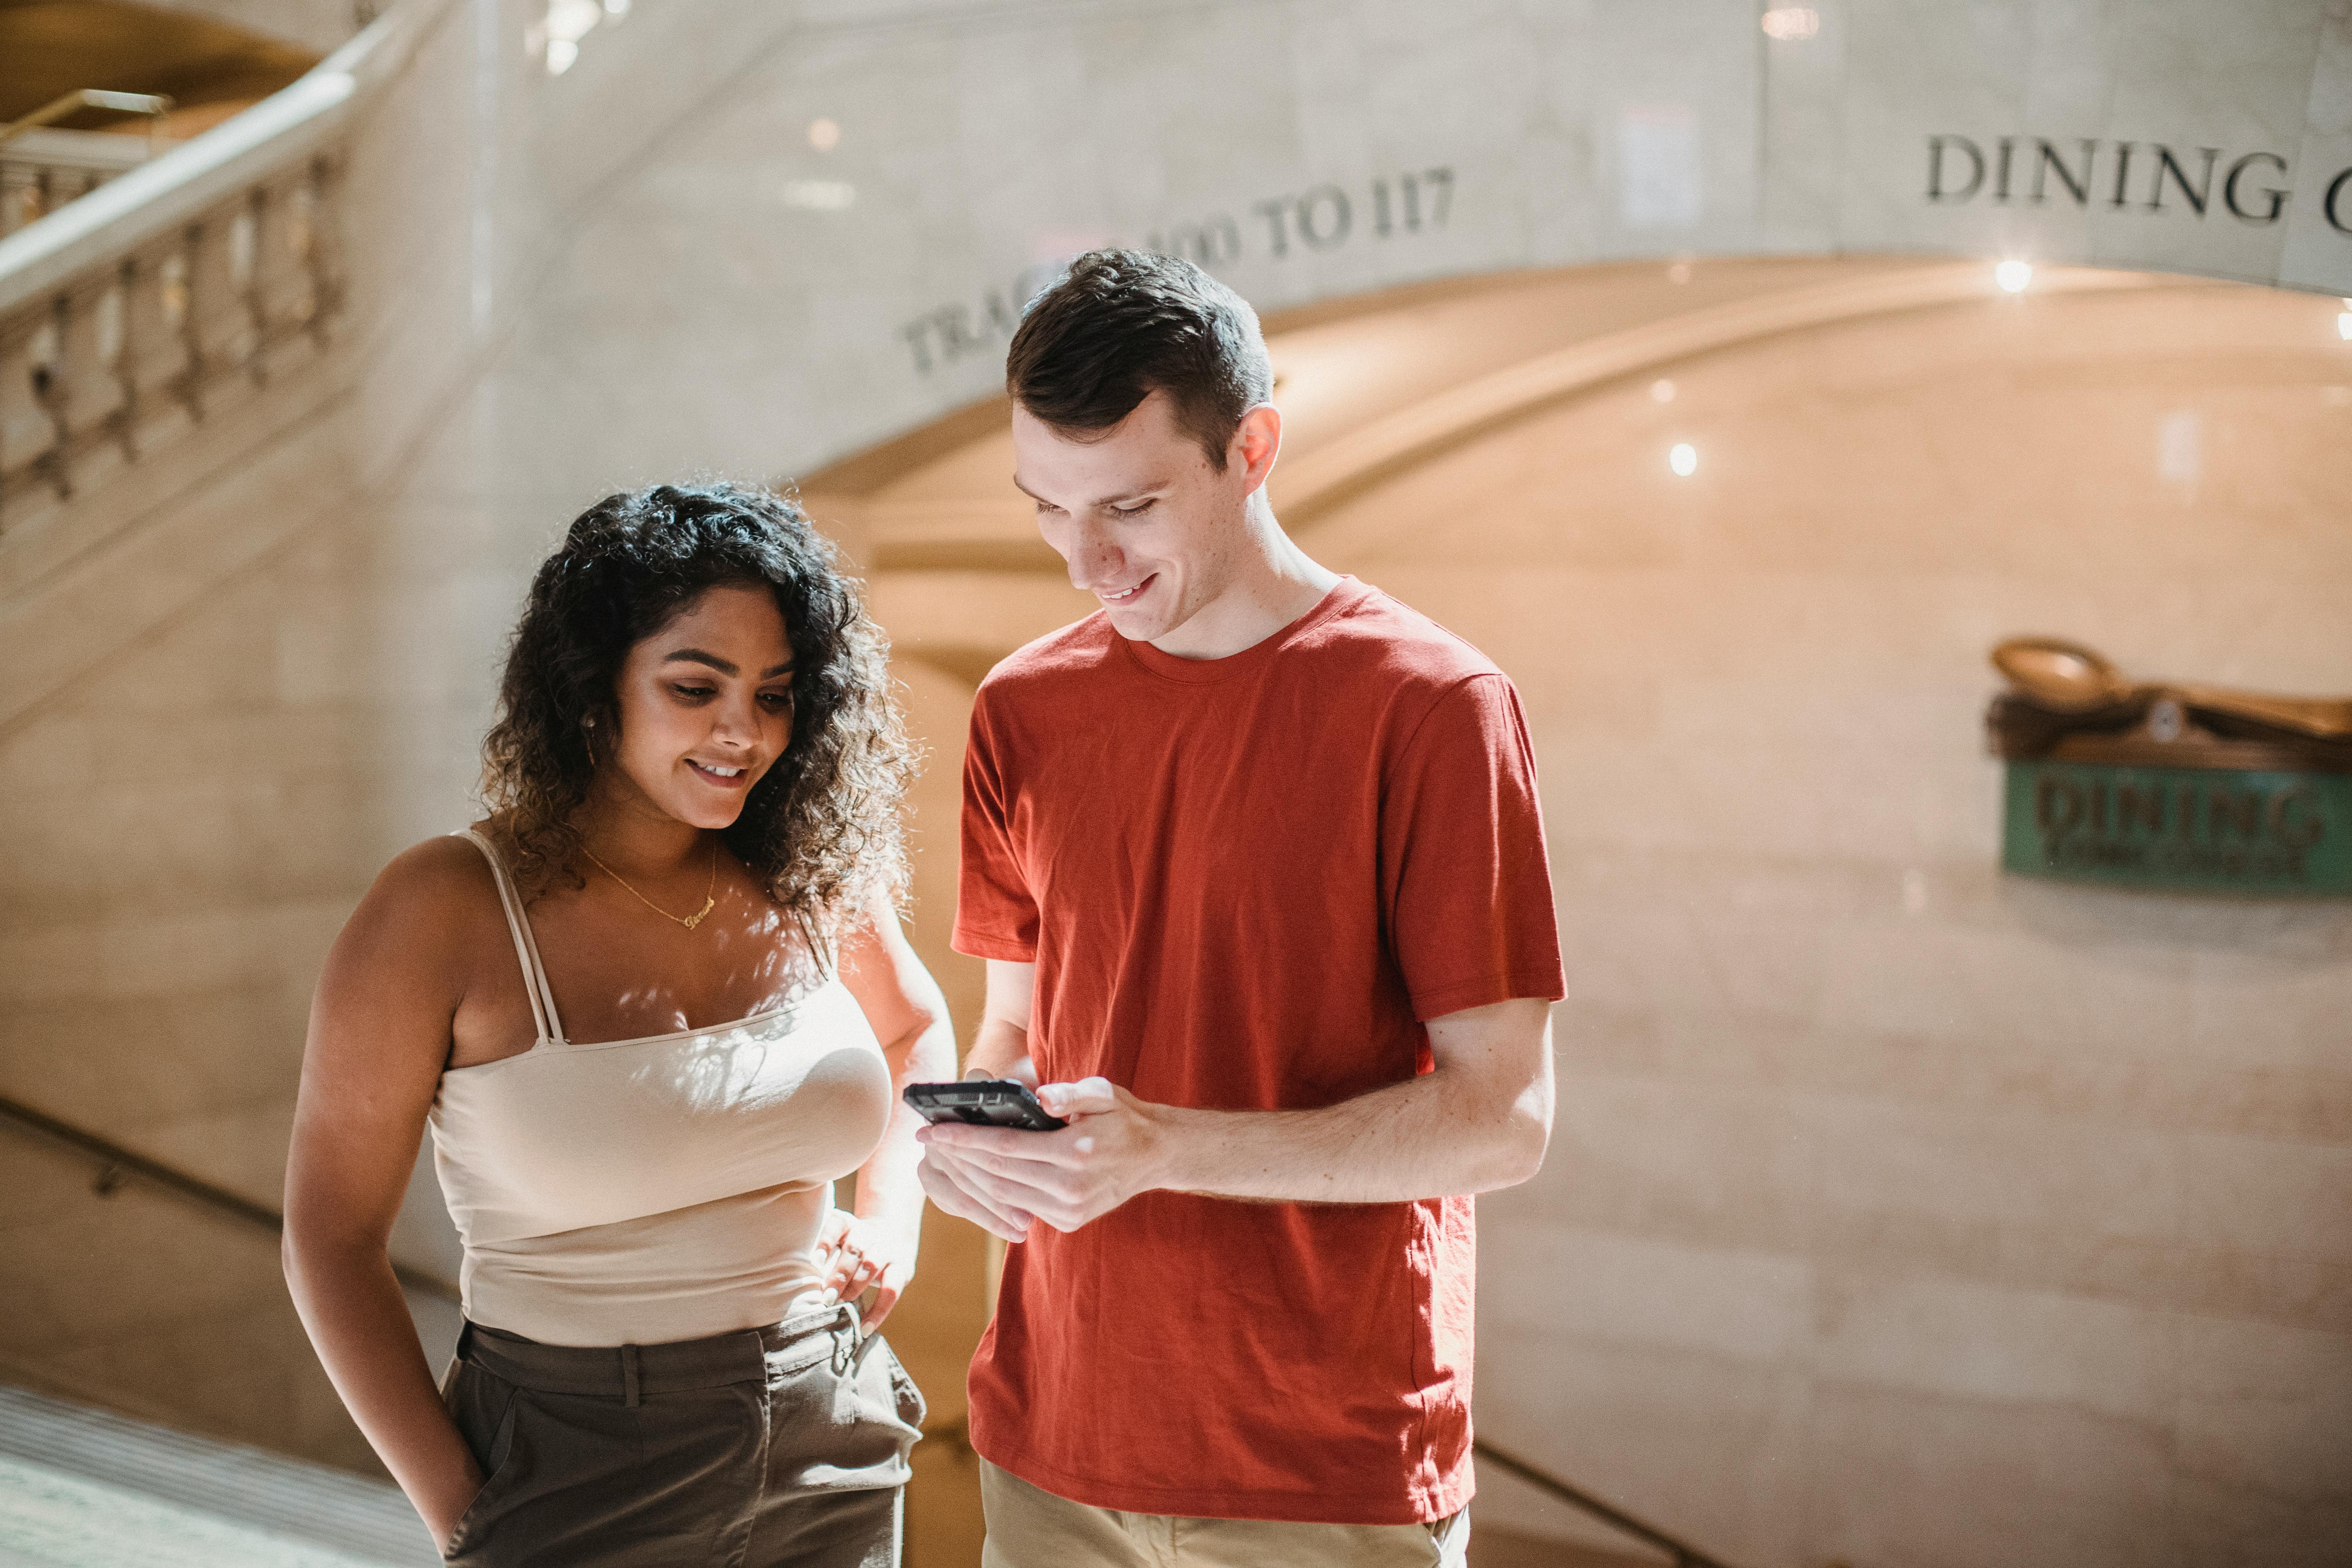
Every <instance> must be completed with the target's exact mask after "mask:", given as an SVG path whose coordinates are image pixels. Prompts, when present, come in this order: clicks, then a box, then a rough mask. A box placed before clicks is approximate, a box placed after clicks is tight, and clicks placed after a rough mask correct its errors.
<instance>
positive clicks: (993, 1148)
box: [908, 1078, 1173, 1241]
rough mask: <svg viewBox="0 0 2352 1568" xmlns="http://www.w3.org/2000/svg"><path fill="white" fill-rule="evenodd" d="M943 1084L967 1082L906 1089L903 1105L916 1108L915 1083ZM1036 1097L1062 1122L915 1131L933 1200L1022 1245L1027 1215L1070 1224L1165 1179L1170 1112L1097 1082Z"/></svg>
mask: <svg viewBox="0 0 2352 1568" xmlns="http://www.w3.org/2000/svg"><path fill="white" fill-rule="evenodd" d="M946 1087H958V1088H969V1087H971V1084H970V1082H969V1080H968V1081H967V1083H966V1084H964V1085H959V1086H929V1085H910V1086H909V1087H908V1103H910V1104H916V1106H917V1109H918V1110H922V1106H921V1105H920V1104H919V1103H917V1097H916V1092H915V1091H916V1090H917V1089H927V1088H946ZM1008 1087H1010V1086H1008ZM1034 1103H1035V1104H1036V1105H1037V1106H1038V1108H1039V1109H1040V1110H1043V1111H1044V1112H1045V1113H1046V1115H1047V1116H1049V1117H1053V1118H1059V1119H1062V1120H1064V1121H1066V1122H1067V1125H1066V1126H1064V1127H1061V1128H1059V1129H1058V1130H1055V1131H1031V1130H1029V1129H1026V1128H1023V1127H1019V1126H1013V1125H993V1126H971V1125H967V1124H964V1123H963V1122H961V1121H932V1123H931V1125H929V1126H928V1127H924V1128H922V1129H920V1130H919V1131H917V1132H916V1134H915V1137H916V1141H917V1142H920V1143H921V1144H923V1146H924V1151H923V1163H922V1165H921V1166H920V1167H919V1172H920V1174H921V1177H922V1182H923V1190H924V1191H925V1192H927V1193H929V1194H930V1198H931V1201H932V1202H933V1203H935V1204H937V1205H939V1206H940V1208H942V1209H945V1210H946V1211H947V1212H948V1213H950V1214H952V1215H960V1216H961V1217H962V1218H965V1219H968V1220H971V1222H972V1223H973V1224H975V1225H977V1226H981V1227H982V1229H984V1230H988V1231H990V1232H992V1233H993V1234H994V1235H997V1236H1000V1237H1003V1238H1004V1239H1005V1240H1007V1241H1025V1240H1026V1239H1028V1234H1029V1226H1030V1225H1031V1224H1032V1223H1033V1222H1034V1221H1037V1220H1043V1221H1044V1222H1045V1224H1047V1225H1049V1226H1053V1227H1054V1228H1055V1230H1059V1231H1072V1230H1076V1229H1077V1228H1078V1226H1082V1225H1084V1224H1086V1223H1087V1221H1088V1220H1091V1219H1094V1218H1097V1216H1099V1215H1105V1214H1108V1213H1109V1212H1110V1211H1111V1210H1112V1209H1115V1208H1117V1207H1118V1205H1121V1204H1123V1203H1125V1202H1126V1201H1127V1200H1128V1199H1129V1198H1131V1197H1133V1196H1134V1195H1135V1194H1138V1193H1140V1192H1148V1191H1150V1189H1152V1188H1153V1187H1157V1186H1163V1185H1167V1184H1168V1183H1167V1182H1166V1181H1165V1180H1164V1179H1163V1178H1164V1176H1165V1174H1166V1159H1165V1156H1166V1154H1167V1152H1168V1151H1169V1150H1170V1148H1171V1146H1172V1143H1173V1140H1172V1138H1171V1136H1170V1131H1171V1129H1170V1122H1171V1116H1172V1113H1171V1110H1170V1108H1168V1107H1166V1106H1157V1105H1149V1104H1146V1103H1145V1102H1144V1101H1142V1100H1138V1099H1136V1098H1135V1096H1133V1095H1131V1094H1129V1093H1128V1092H1127V1090H1125V1089H1120V1088H1118V1087H1117V1086H1116V1085H1114V1084H1112V1083H1111V1082H1110V1080H1109V1079H1100V1078H1089V1079H1080V1080H1078V1081H1077V1082H1076V1083H1049V1084H1045V1085H1044V1086H1043V1087H1041V1088H1040V1089H1038V1090H1037V1091H1036V1097H1035V1101H1034ZM929 1114H930V1113H929V1111H926V1112H925V1115H926V1116H929Z"/></svg>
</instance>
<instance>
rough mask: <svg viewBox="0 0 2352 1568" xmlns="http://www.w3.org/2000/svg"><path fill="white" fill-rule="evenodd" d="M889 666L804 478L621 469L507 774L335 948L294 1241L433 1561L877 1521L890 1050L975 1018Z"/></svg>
mask: <svg viewBox="0 0 2352 1568" xmlns="http://www.w3.org/2000/svg"><path fill="white" fill-rule="evenodd" d="M886 681H887V676H886V672H885V669H884V648H883V642H882V638H881V636H880V634H879V632H878V631H877V629H876V627H875V626H874V625H873V623H872V622H871V621H869V620H868V619H866V614H865V611H864V609H863V607H862V606H861V605H860V602H859V599H858V595H857V593H856V588H855V587H854V586H853V585H852V584H850V583H849V582H848V581H847V580H846V579H845V578H844V577H843V576H842V575H841V574H840V573H839V571H838V569H837V568H836V566H835V560H834V555H833V552H832V550H831V548H830V547H829V546H828V545H827V544H826V543H825V542H824V541H823V540H822V539H820V538H819V537H818V536H817V535H816V533H815V532H814V531H812V530H811V529H810V527H809V525H808V522H807V520H806V519H805V518H803V516H802V515H801V514H800V512H799V511H798V510H796V509H795V508H793V506H791V505H790V504H789V503H787V502H785V501H783V500H779V499H778V498H777V497H775V496H773V495H770V494H768V493H766V492H764V491H760V490H755V489H739V488H736V487H732V486H725V485H718V486H708V487H674V486H659V487H656V488H655V489H648V490H643V491H639V492H636V493H634V494H629V495H619V496H614V497H612V498H610V499H609V500H604V501H602V502H600V503H598V504H597V505H596V506H595V507H593V508H592V509H590V510H588V511H587V512H586V513H585V514H583V516H582V517H581V518H580V520H579V521H576V522H574V523H573V524H572V529H571V532H570V534H569V535H568V536H567V537H566V539H565V540H564V543H563V548H562V550H560V551H558V552H556V553H555V554H554V555H553V556H551V557H550V558H549V560H548V561H547V563H545V564H544V565H542V566H541V568H540V570H539V574H538V577H537V578H536V579H535V580H534V582H533V583H532V584H531V591H530V603H529V605H527V606H526V608H525V609H524V612H523V616H522V623H521V625H520V626H519V627H518V628H517V630H516V633H515V637H514V644H513V647H512V650H511V652H510V654H509V658H508V660H507V668H506V677H505V681H504V684H503V686H502V688H501V689H500V693H499V706H500V711H499V719H498V722H497V724H496V726H495V727H494V728H493V729H492V730H491V731H490V733H489V737H488V742H486V743H485V747H484V751H485V755H486V759H487V769H486V780H487V782H486V787H485V795H486V800H487V804H488V805H489V807H490V808H491V809H490V815H489V816H488V818H487V819H486V820H484V821H481V822H478V823H477V824H475V825H474V826H473V827H471V828H469V829H467V831H465V832H464V833H461V834H457V835H453V836H451V837H445V838H436V839H433V840H431V841H429V842H427V843H424V844H420V845H418V846H416V847H415V848H413V849H410V850H408V851H407V852H406V853H404V854H403V855H401V856H400V857H399V858H397V859H395V860H394V861H393V862H392V864H391V865H390V866H388V867H386V868H384V871H383V875H382V876H381V877H379V878H378V879H377V880H376V883H375V886H374V887H373V889H370V890H369V892H368V895H367V897H366V898H365V899H364V900H362V902H361V904H360V907H359V909H358V910H357V911H356V912H355V913H354V914H353V915H352V919H351V923H350V924H349V925H347V926H345V927H344V929H343V932H342V935H341V937H340V938H339V939H338V940H337V942H336V943H335V946H334V949H333V951H332V952H331V954H330V955H329V957H328V960H327V965H326V969H325V973H323V975H322V976H321V977H320V983H319V993H318V999H317V1001H316V1003H315V1005H314V1006H313V1009H312V1013H311V1019H310V1045H309V1049H308V1052H307V1054H306V1056H305V1058H304V1061H303V1068H302V1089H301V1100H300V1104H299V1109H298V1110H297V1112H296V1117H295V1129H294V1143H293V1151H292V1154H291V1158H290V1161H289V1166H288V1170H287V1191H286V1270H287V1278H288V1280H289V1283H290V1284H291V1286H292V1288H293V1293H294V1300H295V1302H296V1304H297V1306H298V1307H299V1309H300V1310H301V1313H302V1319H303V1321H304V1323H305V1324H306V1325H307V1326H308V1327H309V1330H310V1338H311V1342H313V1343H314V1344H315V1345H316V1346H317V1347H318V1351H319V1357H320V1360H321V1361H322V1362H324V1363H326V1367H327V1371H328V1373H329V1375H330V1376H331V1377H332V1378H333V1379H334V1383H335V1386H336V1388H337V1390H338V1391H339V1392H340V1393H341V1394H342V1396H343V1400H344V1403H345V1404H347V1405H349V1406H350V1407H351V1411H352V1415H353V1417H355V1418H356V1419H357V1421H358V1422H359V1425H360V1428H361V1430H362V1431H363V1432H364V1433H366V1435H367V1437H368V1440H369V1441H370V1442H371V1443H373V1445H374V1446H375V1449H376V1452H377V1453H378V1454H380V1455H382V1456H383V1461H384V1464H385V1465H386V1466H387V1467H388V1468H390V1469H391V1471H392V1473H393V1476H394V1479H396V1480H398V1481H399V1483H400V1485H401V1487H402V1489H404V1490H405V1491H406V1492H407V1494H408V1497H409V1499H410V1500H411V1501H412V1502H414V1503H415V1505H416V1510H417V1512H418V1513H420V1514H421V1515H423V1516H424V1519H425V1525H426V1527H427V1528H428V1529H429V1530H430V1531H432V1533H433V1537H434V1539H435V1540H436V1542H439V1543H440V1544H441V1546H442V1548H443V1551H444V1553H445V1555H446V1558H447V1559H448V1560H449V1561H450V1562H453V1563H477V1564H486V1565H495V1568H510V1565H520V1564H541V1563H545V1564H558V1563H561V1564H564V1565H565V1568H604V1565H619V1564H631V1565H635V1564H656V1563H660V1564H668V1563H677V1564H689V1563H690V1564H695V1565H697V1568H700V1565H702V1564H707V1563H730V1564H744V1565H759V1564H771V1563H795V1564H799V1563H809V1564H824V1565H828V1568H829V1565H832V1564H843V1565H847V1564H858V1565H860V1568H867V1565H873V1568H879V1565H883V1564H891V1563H897V1561H898V1518H899V1511H900V1510H899V1494H900V1488H901V1486H902V1484H903V1483H904V1482H905V1480H906V1479H907V1476H908V1468H907V1463H906V1457H907V1453H908V1449H909V1448H910V1447H911V1446H912V1445H913V1443H914V1442H915V1440H916V1438H917V1436H919V1431H918V1428H919V1426H920V1423H921V1419H922V1403H921V1399H920V1397H919V1395H918V1394H917V1393H916V1391H915V1387H914V1384H912V1383H911V1382H910V1381H909V1380H908V1377H907V1374H906V1373H905V1372H904V1371H903V1370H902V1369H901V1368H900V1367H899V1366H898V1362H897V1360H896V1358H895V1357H894V1356H892V1354H891V1353H890V1352H889V1350H888V1348H887V1346H886V1345H883V1344H882V1343H881V1342H880V1341H879V1340H878V1339H876V1338H872V1337H869V1334H868V1331H870V1330H871V1329H872V1328H873V1327H874V1325H875V1324H877V1323H878V1322H879V1321H881V1320H882V1319H883V1318H884V1317H885V1316H887V1314H888V1312H889V1310H890V1308H891V1305H892V1304H893V1302H895V1301H896V1300H897V1299H898V1293H899V1291H901V1290H902V1289H905V1287H906V1284H907V1281H908V1279H909V1278H910V1277H911V1276H912V1275H913V1273H914V1268H915V1246H916V1237H917V1232H918V1228H919V1225H920V1223H921V1212H922V1210H921V1204H922V1194H921V1190H920V1188H919V1185H918V1184H917V1182H916V1178H915V1163H916V1160H917V1157H918V1155H919V1149H918V1148H917V1146H916V1143H915V1142H914V1131H915V1127H916V1126H917V1125H918V1123H917V1122H916V1121H915V1120H914V1119H913V1117H912V1114H911V1113H910V1112H909V1111H908V1110H906V1108H905V1107H904V1106H903V1105H902V1104H901V1103H900V1101H899V1099H898V1089H900V1088H901V1087H902V1086H904V1085H905V1084H906V1083H908V1082H909V1081H911V1080H914V1079H948V1078H953V1077H954V1076H955V1068H954V1058H955V1048H954V1042H953V1040H952V1038H951V1037H950V1029H949V1025H948V1020H947V1009H946V1006H945V1005H944V1004H943V1002H942V1001H941V998H940V992H939V988H938V986H937V985H936V984H934V983H933V982H932V980H931V977H930V976H929V974H928V973H926V972H925V971H924V969H923V966H922V964H921V963H920V962H919V960H918V959H917V958H916V957H915V955H914V952H912V950H911V949H910V948H909V947H908V944H907V942H906V939H905V937H904V936H903V935H902V934H901V933H900V931H899V928H898V919H897V916H896V912H895V909H894V902H893V900H895V898H896V896H897V895H898V892H899V890H900V889H901V887H902V885H903V882H904V878H905V855H904V851H903V848H902V847H901V843H900V839H899V834H898V803H899V797H900V795H901V793H902V791H903V789H904V786H905V784H906V782H907V779H908V773H909V771H910V767H911V759H910V753H909V750H908V744H907V742H906V739H905V736H904V734H903V732H902V731H901V728H900V724H899V718H898V711H897V709H896V707H895V705H894V704H893V702H892V701H891V699H890V696H889V692H888V689H887V684H886ZM428 1125H429V1126H430V1127H431V1129H432V1132H433V1139H434V1147H435V1153H436V1163H437V1164H438V1166H439V1171H440V1176H441V1186H442V1191H443V1193H444V1194H445V1195H446V1198H447V1200H448V1204H449V1210H450V1215H451V1216H452V1217H453V1218H454V1219H455V1220H456V1222H457V1230H458V1234H459V1235H460V1237H463V1239H464V1241H465V1247H466V1257H465V1267H464V1273H463V1294H464V1297H465V1307H466V1318H467V1326H466V1329H465V1331H464V1333H463V1335H462V1336H461V1337H460V1339H459V1341H458V1356H457V1362H456V1363H454V1364H453V1366H452V1368H451V1371H450V1374H449V1378H448V1381H447V1384H446V1387H444V1388H443V1389H441V1390H440V1391H438V1392H436V1388H435V1386H434V1383H433V1379H432V1375H431V1373H430V1372H429V1371H428V1370H427V1368H426V1366H425V1356H424V1353H423V1352H422V1350H421V1349H420V1347H419V1345H418V1342H417V1339H416V1335H415V1330H414V1329H413V1327H412V1326H411V1323H410V1321H409V1317H408V1313H407V1310H406V1309H405V1307H404V1305H403V1304H402V1300H401V1294H400V1289H399V1286H398V1285H397V1284H396V1283H395V1282H394V1278H393V1272H392V1267H391V1264H390V1262H389V1259H388V1257H387V1254H386V1250H385V1246H386V1238H387V1237H388V1236H389V1235H390V1232H391V1227H392V1223H393V1218H394V1214H395V1213H396V1212H397V1210H398V1209H399V1206H400V1200H401V1195H402V1193H403V1191H404V1187H405V1185H406V1183H407V1179H408V1173H409V1169H410V1166H411V1165H412V1163H414V1161H415V1152H416V1148H417V1142H418V1137H419V1133H420V1130H421V1129H423V1128H425V1127H426V1126H428ZM853 1171H855V1172H856V1175H857V1196H856V1214H855V1215H854V1216H853V1215H844V1214H841V1213H839V1212H838V1211H835V1210H834V1209H833V1208H832V1206H831V1195H832V1184H833V1181H834V1179H835V1177H838V1176H843V1175H846V1174H848V1173H851V1172H853ZM869 1292H870V1293H871V1294H870V1305H868V1306H867V1307H866V1310H865V1311H864V1313H863V1316H862V1319H861V1315H860V1312H859V1310H858V1308H857V1306H856V1302H857V1301H858V1300H859V1298H860V1297H861V1296H866V1295H867V1294H868V1293H869Z"/></svg>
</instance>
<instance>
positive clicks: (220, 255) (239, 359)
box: [188, 196, 257, 416]
mask: <svg viewBox="0 0 2352 1568" xmlns="http://www.w3.org/2000/svg"><path fill="white" fill-rule="evenodd" d="M249 201H250V199H249V197H247V196H239V197H238V198H236V200H235V201H232V202H226V203H224V204H222V205H220V206H217V207H215V208H214V209H213V210H212V211H211V212H209V213H206V214H205V216H204V217H203V218H202V219H201V220H199V221H198V222H197V224H196V225H195V228H194V234H193V236H192V237H191V239H190V242H189V249H188V346H189V348H190V350H191V351H192V352H193V353H194V358H195V374H194V376H193V378H192V383H191V384H192V389H193V391H194V396H193V397H192V398H191V400H190V402H191V406H192V407H193V408H194V411H195V412H196V413H197V415H198V416H202V415H203V414H204V413H205V412H206V411H207V410H208V409H209V408H210V407H211V406H212V405H215V403H217V402H218V401H219V400H220V399H221V397H222V396H223V395H225V394H226V393H228V392H229V391H230V389H231V388H232V387H234V386H235V385H236V383H238V382H240V381H242V380H244V379H245V377H244V374H243V373H244V372H245V370H246V368H247V365H248V364H249V363H251V361H252V358H253V350H254V340H255V337H256V335H257V334H256V333H255V331H254V324H253V304H252V299H251V295H250V294H249V292H248V290H247V287H246V284H247V279H249V277H250V276H251V268H249V267H248V266H247V265H246V264H245V263H246V259H247V258H245V257H244V256H241V255H240V254H239V253H240V251H242V250H244V249H245V247H246V244H247V242H248V240H247V237H249V236H250V233H251V229H250V227H249V213H248V208H249ZM241 220H243V221H241ZM241 227H242V228H243V229H244V233H243V234H242V235H241V234H240V232H239V231H240V228H241Z"/></svg>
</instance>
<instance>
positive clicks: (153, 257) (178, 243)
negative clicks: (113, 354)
mask: <svg viewBox="0 0 2352 1568" xmlns="http://www.w3.org/2000/svg"><path fill="white" fill-rule="evenodd" d="M187 252H188V237H187V236H186V235H185V234H184V233H181V234H175V235H173V237H171V238H170V239H168V240H165V241H163V243H161V244H158V245H151V246H149V247H147V248H145V249H144V250H142V251H140V252H139V253H138V254H137V255H135V256H133V257H132V258H131V260H130V263H129V264H128V265H127V266H126V267H125V268H124V269H123V280H122V360H121V375H122V386H123V394H124V396H125V397H126V398H127V399H128V402H129V407H128V409H127V410H126V412H125V416H124V420H123V427H124V434H125V437H126V438H127V440H128V442H129V445H130V447H131V456H132V457H133V458H137V457H138V456H139V454H140V453H141V452H142V451H147V450H151V449H152V448H153V447H154V446H155V445H156V443H158V442H159V441H162V440H164V439H166V438H168V437H170V435H171V434H172V432H173V431H174V430H176V429H178V428H179V427H180V426H182V425H184V424H185V423H186V422H187V420H188V416H189V410H188V407H187V403H186V394H187V379H188V366H189V356H188V338H187V318H188V284H187V259H188V258H187Z"/></svg>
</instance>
